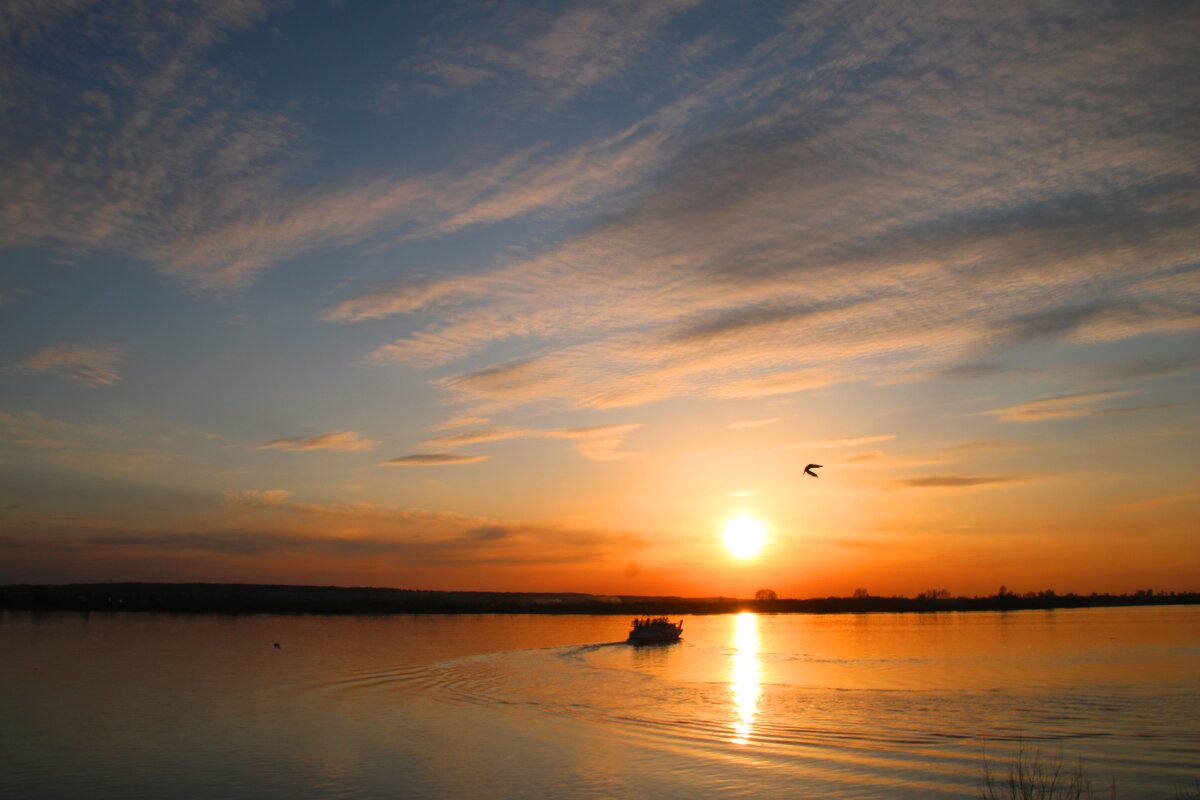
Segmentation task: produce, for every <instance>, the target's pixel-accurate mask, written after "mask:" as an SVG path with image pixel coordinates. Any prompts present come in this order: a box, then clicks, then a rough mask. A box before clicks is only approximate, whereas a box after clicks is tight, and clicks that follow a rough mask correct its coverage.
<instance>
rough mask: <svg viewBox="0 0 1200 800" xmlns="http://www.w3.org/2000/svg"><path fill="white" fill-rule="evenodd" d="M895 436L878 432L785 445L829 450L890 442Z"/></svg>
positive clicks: (787, 445)
mask: <svg viewBox="0 0 1200 800" xmlns="http://www.w3.org/2000/svg"><path fill="white" fill-rule="evenodd" d="M895 438H896V436H895V434H891V433H884V434H877V435H874V436H843V437H842V438H840V439H818V440H815V441H811V442H795V443H793V444H786V445H783V447H787V448H792V449H801V450H829V449H840V448H843V447H865V446H866V445H869V444H879V443H880V442H890V441H891V440H893V439H895Z"/></svg>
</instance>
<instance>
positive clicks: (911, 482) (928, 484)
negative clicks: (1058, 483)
mask: <svg viewBox="0 0 1200 800" xmlns="http://www.w3.org/2000/svg"><path fill="white" fill-rule="evenodd" d="M1013 480H1014V479H1013V478H1008V477H981V476H971V475H929V476H926V477H922V478H906V479H904V480H901V481H898V482H897V483H898V484H899V485H900V486H903V487H907V488H915V489H969V488H971V487H974V486H990V485H995V484H999V483H1011V482H1012V481H1013Z"/></svg>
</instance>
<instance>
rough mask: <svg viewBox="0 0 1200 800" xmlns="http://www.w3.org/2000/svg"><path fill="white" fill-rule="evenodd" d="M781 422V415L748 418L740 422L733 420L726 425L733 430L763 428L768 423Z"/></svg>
mask: <svg viewBox="0 0 1200 800" xmlns="http://www.w3.org/2000/svg"><path fill="white" fill-rule="evenodd" d="M776 422H779V417H768V418H767V419H746V420H741V421H740V422H731V423H729V424H728V425H726V426H725V427H726V428H728V429H729V430H731V431H741V430H746V429H747V428H762V427H765V426H767V425H774V424H775V423H776Z"/></svg>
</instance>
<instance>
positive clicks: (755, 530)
mask: <svg viewBox="0 0 1200 800" xmlns="http://www.w3.org/2000/svg"><path fill="white" fill-rule="evenodd" d="M766 542H767V528H766V526H765V525H764V524H763V522H762V520H757V519H753V518H751V517H746V516H741V517H734V518H733V519H731V520H729V522H727V523H725V546H726V547H727V548H729V552H730V553H732V554H733V555H734V557H735V558H741V559H747V558H754V556H756V555H758V553H759V551H760V550H762V548H763V545H764V544H766Z"/></svg>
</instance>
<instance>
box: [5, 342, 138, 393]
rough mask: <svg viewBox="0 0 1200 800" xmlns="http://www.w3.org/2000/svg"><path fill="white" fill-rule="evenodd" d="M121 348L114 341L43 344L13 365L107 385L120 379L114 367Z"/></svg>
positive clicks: (23, 369) (79, 380)
mask: <svg viewBox="0 0 1200 800" xmlns="http://www.w3.org/2000/svg"><path fill="white" fill-rule="evenodd" d="M120 357H121V349H120V348H119V347H116V346H115V345H103V346H99V347H96V346H91V347H89V346H85V345H69V344H61V345H54V346H51V347H43V348H42V349H41V350H38V351H37V352H36V353H32V354H30V355H28V356H26V357H25V358H23V359H21V360H20V361H18V362H17V363H16V364H15V365H14V371H16V372H26V373H29V372H53V373H55V374H58V375H61V376H62V377H64V378H66V379H68V380H72V381H75V382H76V383H82V384H84V385H85V386H92V387H95V386H110V385H112V384H114V383H116V382H117V381H118V380H120V377H121V376H120V375H119V374H117V371H116V369H115V367H116V363H117V361H118V360H119V359H120Z"/></svg>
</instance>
